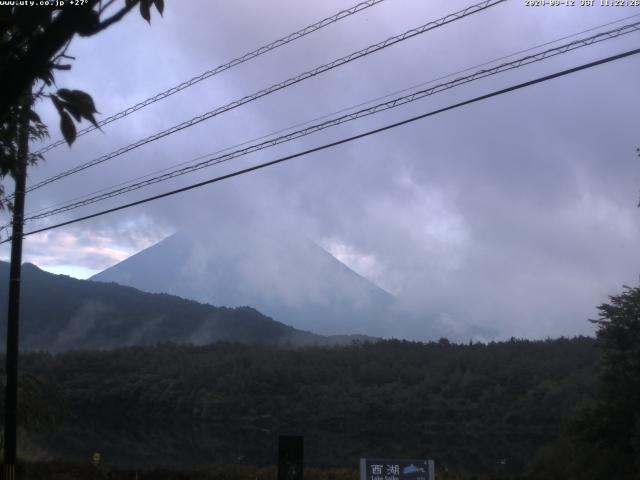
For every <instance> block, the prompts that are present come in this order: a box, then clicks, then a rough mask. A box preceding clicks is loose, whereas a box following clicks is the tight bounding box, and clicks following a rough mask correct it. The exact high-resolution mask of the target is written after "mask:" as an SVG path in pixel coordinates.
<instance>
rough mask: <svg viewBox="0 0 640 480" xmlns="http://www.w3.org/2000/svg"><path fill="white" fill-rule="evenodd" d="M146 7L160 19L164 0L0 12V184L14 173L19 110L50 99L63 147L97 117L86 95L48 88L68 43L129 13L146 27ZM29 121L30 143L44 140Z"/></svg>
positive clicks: (93, 0) (64, 65)
mask: <svg viewBox="0 0 640 480" xmlns="http://www.w3.org/2000/svg"><path fill="white" fill-rule="evenodd" d="M16 3H18V2H16ZM36 3H38V2H36ZM51 3H55V2H51ZM152 6H155V7H156V9H157V10H158V11H159V12H160V14H162V11H163V9H164V0H105V1H103V0H82V1H81V2H71V1H61V2H58V5H55V6H54V5H51V6H41V5H33V6H28V5H13V6H9V5H2V6H0V178H3V177H4V176H6V175H7V174H15V171H16V165H17V162H18V159H17V150H18V148H17V142H18V141H17V132H18V129H19V127H18V123H19V122H18V119H19V118H20V117H21V115H20V110H21V108H23V106H24V105H31V106H32V105H34V104H35V103H36V102H37V101H39V100H41V99H47V98H48V99H50V100H51V101H52V102H53V104H54V106H55V107H56V109H57V110H58V113H59V114H60V129H61V131H62V134H63V136H64V138H65V140H66V141H67V143H69V144H71V143H73V141H74V140H75V137H76V126H75V123H74V121H75V122H80V121H81V120H83V119H84V120H87V121H90V122H92V123H94V124H96V120H95V118H94V114H95V113H97V112H96V108H95V105H94V103H93V99H92V98H91V96H90V95H89V94H87V93H85V92H84V91H82V90H70V89H66V88H57V87H55V84H54V74H55V72H56V71H57V70H70V69H71V64H70V63H69V62H70V61H72V60H74V58H73V57H72V56H69V55H68V54H67V50H68V48H69V45H70V43H71V41H72V40H73V38H74V37H75V36H76V35H78V36H81V37H91V36H93V35H96V34H98V33H99V32H101V31H103V30H105V29H107V28H109V27H110V26H112V25H114V24H115V23H117V22H118V21H120V20H121V19H122V18H123V17H124V16H125V15H126V14H127V13H129V12H130V11H131V10H133V9H134V8H135V7H138V8H139V9H140V14H141V15H142V17H143V18H144V19H145V20H147V21H149V22H150V20H151V7H152ZM29 97H30V98H29ZM29 117H30V125H29V130H30V137H31V139H34V138H42V137H44V136H46V135H47V133H48V132H47V128H46V126H45V125H44V124H43V123H42V122H41V121H40V118H39V117H38V116H37V115H36V114H35V113H33V112H30V114H29ZM37 160H39V158H38V157H36V156H31V157H30V158H29V162H30V163H35V162H36V161H37ZM3 199H4V188H3V186H2V185H0V207H2V206H4V205H5V202H3Z"/></svg>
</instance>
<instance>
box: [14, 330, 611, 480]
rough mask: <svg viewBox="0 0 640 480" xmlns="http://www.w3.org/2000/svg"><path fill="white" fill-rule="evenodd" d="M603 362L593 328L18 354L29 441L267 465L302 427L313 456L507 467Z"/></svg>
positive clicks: (522, 457)
mask: <svg viewBox="0 0 640 480" xmlns="http://www.w3.org/2000/svg"><path fill="white" fill-rule="evenodd" d="M599 363H600V354H599V350H598V348H597V346H596V342H595V340H593V339H590V338H576V339H572V340H567V339H559V340H548V341H537V342H534V341H516V340H513V341H510V342H504V343H491V344H472V345H453V344H449V343H448V342H446V341H441V342H438V343H428V344H420V343H411V342H401V341H383V342H380V343H376V344H360V345H352V346H348V347H333V348H327V347H323V348H305V349H295V350H294V349H283V348H278V347H270V346H246V345H245V346H243V345H238V344H225V343H221V344H216V345H211V346H203V347H187V346H177V345H168V344H165V345H161V346H155V347H134V348H126V349H118V350H114V351H109V352H69V353H63V354H59V355H55V356H52V355H49V354H35V353H32V354H27V355H25V356H24V357H23V359H22V363H21V365H22V368H23V371H24V372H25V374H26V376H25V377H24V378H23V381H22V383H23V388H22V389H21V391H22V392H23V394H22V395H23V398H25V404H24V405H25V406H24V407H23V408H24V409H26V410H27V411H28V412H29V414H28V415H23V423H24V422H30V424H31V427H30V428H31V429H32V430H35V433H31V434H29V436H28V442H27V441H26V440H25V444H27V445H29V446H30V449H26V450H25V454H28V453H29V452H31V453H29V454H30V455H31V456H32V457H34V458H39V457H40V458H65V459H71V460H76V461H88V460H87V459H89V458H91V454H92V453H93V452H95V451H97V452H101V453H102V455H103V458H104V462H105V465H108V466H118V465H119V466H136V467H145V466H146V467H157V466H161V465H164V466H173V467H176V468H191V467H193V466H195V465H204V464H231V463H234V464H247V465H272V464H273V463H274V461H275V455H276V444H277V435H278V434H282V433H297V434H304V435H305V446H306V451H305V462H306V464H307V465H309V466H319V467H328V466H341V467H348V468H355V467H356V466H357V464H358V463H357V462H358V458H360V457H362V456H369V457H378V458H381V457H382V458H394V457H395V458H398V457H400V458H406V457H409V458H413V457H417V458H422V457H424V456H429V457H432V458H434V459H436V462H437V464H438V468H440V469H443V468H445V467H449V468H451V469H452V470H453V469H457V470H459V471H460V470H463V471H467V472H489V473H491V472H494V471H495V468H496V462H497V460H498V459H503V458H504V459H506V462H507V463H506V467H505V469H507V470H508V471H509V472H515V473H517V472H522V471H524V470H525V469H526V468H527V466H528V465H530V464H531V463H532V462H534V461H535V460H536V459H537V458H538V457H539V455H540V452H541V449H542V448H543V447H544V446H545V445H547V444H548V443H549V442H551V441H554V440H555V439H557V438H558V437H559V436H560V434H561V433H562V432H563V428H564V425H565V422H566V421H567V420H568V419H569V417H570V416H571V415H572V413H573V412H574V411H575V410H576V409H577V408H579V407H580V406H582V405H584V404H586V403H588V402H589V401H590V400H591V398H592V395H593V394H594V391H595V377H596V373H597V370H598V367H599ZM43 398H46V400H45V401H42V399H43ZM38 420H41V421H38ZM34 452H35V453H34Z"/></svg>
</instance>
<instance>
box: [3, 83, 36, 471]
mask: <svg viewBox="0 0 640 480" xmlns="http://www.w3.org/2000/svg"><path fill="white" fill-rule="evenodd" d="M30 111H31V89H29V90H28V92H26V94H25V100H24V101H23V102H22V106H21V108H20V112H18V115H20V118H19V124H18V139H17V140H18V152H17V153H18V158H17V159H16V160H17V161H16V167H15V171H14V172H13V176H14V180H15V184H16V188H15V197H14V206H13V225H12V227H13V228H12V234H11V265H10V268H9V312H8V317H7V350H6V373H7V384H6V387H5V403H4V468H3V479H4V480H15V478H16V436H17V435H16V433H17V432H16V430H17V418H16V414H17V403H18V326H19V320H20V281H21V278H20V277H21V273H22V233H23V231H22V227H23V223H24V196H25V185H26V181H27V164H28V162H27V157H28V155H29V113H30Z"/></svg>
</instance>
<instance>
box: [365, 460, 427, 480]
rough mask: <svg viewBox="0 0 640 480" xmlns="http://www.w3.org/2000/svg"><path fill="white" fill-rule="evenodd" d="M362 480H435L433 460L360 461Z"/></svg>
mask: <svg viewBox="0 0 640 480" xmlns="http://www.w3.org/2000/svg"><path fill="white" fill-rule="evenodd" d="M360 480H435V468H434V463H433V460H393V459H391V460H390V459H376V458H361V459H360Z"/></svg>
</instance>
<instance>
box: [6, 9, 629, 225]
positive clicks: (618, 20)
mask: <svg viewBox="0 0 640 480" xmlns="http://www.w3.org/2000/svg"><path fill="white" fill-rule="evenodd" d="M639 16H640V13H637V14H635V15H629V16H627V17H623V18H619V19H617V20H614V21H611V22H607V23H604V24H601V25H597V26H595V27H591V28H588V29H585V30H582V31H580V32H576V33H572V34H571V35H565V36H563V37H560V38H556V39H554V40H550V41H547V42H544V43H541V44H538V45H535V46H533V47H529V48H526V49H524V50H518V51H517V52H513V53H510V54H509V55H504V56H501V57H499V58H494V59H493V60H489V61H486V62H483V63H481V64H477V65H473V66H471V67H467V68H465V69H463V70H458V71H456V72H453V73H449V74H447V75H443V76H440V77H438V78H434V79H432V80H429V81H426V82H421V83H419V84H416V85H412V86H410V87H406V88H403V89H402V90H396V91H394V92H391V93H388V94H386V95H383V96H380V97H376V98H373V99H370V100H367V101H364V102H361V103H358V104H356V105H351V106H349V107H345V108H341V109H340V110H337V111H334V112H331V113H328V114H325V115H322V116H320V117H316V118H313V119H311V120H306V121H304V122H300V123H297V124H295V125H292V126H289V127H286V128H282V129H279V130H276V131H274V132H270V133H268V134H265V135H261V136H260V137H257V138H252V139H250V140H246V141H244V142H242V143H239V144H235V145H231V146H229V147H226V148H223V149H220V150H217V151H215V152H212V153H208V154H205V155H199V156H198V157H196V158H193V159H191V160H187V161H185V162H180V163H178V164H174V165H172V166H169V167H166V168H162V169H160V170H155V171H152V172H150V173H147V174H144V175H141V176H138V177H135V178H132V179H129V180H126V181H124V182H120V183H117V184H114V185H110V186H108V187H105V188H101V189H100V190H95V191H93V192H90V193H87V194H84V195H79V196H77V197H74V198H71V199H69V200H65V201H62V202H58V203H54V204H52V205H47V206H45V207H41V208H38V209H35V210H32V211H30V212H29V213H28V215H30V217H29V218H32V217H31V216H33V215H35V214H37V213H39V212H44V211H47V210H51V209H54V208H56V207H59V206H62V205H68V204H70V203H72V202H75V201H77V200H82V199H88V198H89V197H92V196H94V195H97V194H99V193H102V192H106V191H108V190H109V189H114V188H117V187H121V186H124V185H128V184H130V183H131V182H135V181H137V180H142V179H145V178H149V177H152V176H154V175H157V174H160V173H163V172H166V171H168V170H171V169H172V168H176V167H180V166H183V165H188V164H192V163H194V162H197V161H198V160H202V159H205V158H207V157H210V156H211V155H218V154H221V153H224V152H227V151H230V150H233V149H237V148H239V147H243V146H245V145H249V144H251V143H253V142H257V141H259V140H264V139H266V138H270V137H273V136H274V135H278V134H280V133H283V132H287V131H289V130H293V129H294V128H299V127H303V126H305V125H310V124H312V123H314V122H317V121H320V120H324V119H327V118H330V117H331V116H333V115H338V114H340V113H344V112H348V111H350V110H353V109H355V108H359V107H363V106H365V105H369V104H371V103H373V102H377V101H379V100H384V99H386V98H390V97H392V96H394V95H398V94H401V93H406V92H408V91H410V90H414V89H416V88H419V87H424V86H426V85H431V84H433V83H435V82H438V81H440V80H444V79H447V78H451V77H453V76H455V75H459V74H461V73H466V72H469V71H471V70H473V69H476V68H481V67H485V66H488V65H491V64H494V63H496V62H499V61H501V60H505V59H507V58H511V57H514V56H516V55H520V54H522V53H527V52H530V51H532V50H536V49H538V48H542V47H545V46H548V45H552V44H554V43H557V42H560V41H562V40H567V39H569V38H574V37H577V36H578V35H582V34H584V33H588V32H592V31H594V30H598V29H600V28H603V27H607V26H610V25H614V24H616V23H620V22H623V21H626V20H630V19H632V18H637V17H639ZM625 27H628V26H624V27H620V28H625ZM606 33H607V32H605V34H606ZM625 33H630V32H625ZM558 48H559V47H558ZM9 225H10V224H9ZM2 228H5V227H0V231H1V229H2Z"/></svg>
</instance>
